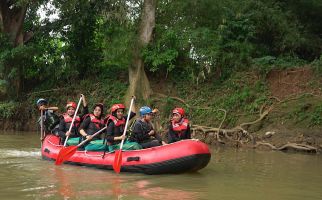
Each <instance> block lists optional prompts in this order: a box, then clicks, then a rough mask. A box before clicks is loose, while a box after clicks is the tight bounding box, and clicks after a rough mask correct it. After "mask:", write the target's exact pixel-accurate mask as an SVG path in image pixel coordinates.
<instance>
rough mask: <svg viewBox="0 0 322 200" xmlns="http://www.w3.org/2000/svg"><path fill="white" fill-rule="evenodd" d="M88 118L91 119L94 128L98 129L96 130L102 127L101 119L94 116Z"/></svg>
mask: <svg viewBox="0 0 322 200" xmlns="http://www.w3.org/2000/svg"><path fill="white" fill-rule="evenodd" d="M89 117H90V118H91V122H92V123H93V124H95V126H96V127H97V128H98V129H101V127H103V125H104V120H103V119H97V118H96V117H95V115H93V114H89Z"/></svg>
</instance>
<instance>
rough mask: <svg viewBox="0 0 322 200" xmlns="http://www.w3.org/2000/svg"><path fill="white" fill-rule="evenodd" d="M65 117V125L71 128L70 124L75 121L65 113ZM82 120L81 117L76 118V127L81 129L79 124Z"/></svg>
mask: <svg viewBox="0 0 322 200" xmlns="http://www.w3.org/2000/svg"><path fill="white" fill-rule="evenodd" d="M63 117H64V121H65V123H66V124H67V125H68V127H69V126H70V124H71V123H72V121H73V117H71V116H69V115H68V114H66V113H64V114H63ZM80 121H81V119H80V117H79V116H76V117H75V121H74V126H76V127H79V123H80Z"/></svg>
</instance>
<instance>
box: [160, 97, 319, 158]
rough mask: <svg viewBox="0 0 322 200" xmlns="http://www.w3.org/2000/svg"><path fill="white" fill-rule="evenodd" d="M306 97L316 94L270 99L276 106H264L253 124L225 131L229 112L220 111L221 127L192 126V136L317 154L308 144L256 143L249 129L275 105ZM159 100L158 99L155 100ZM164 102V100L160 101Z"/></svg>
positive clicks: (315, 149)
mask: <svg viewBox="0 0 322 200" xmlns="http://www.w3.org/2000/svg"><path fill="white" fill-rule="evenodd" d="M155 94H156V95H157V96H159V97H162V98H165V97H166V98H171V99H174V100H176V101H178V102H180V103H183V104H184V105H185V106H186V107H188V108H195V109H207V110H210V109H212V108H208V107H202V108H201V107H193V106H190V105H189V104H187V103H186V102H185V101H184V100H183V99H181V98H179V97H171V96H167V95H164V94H161V93H155ZM305 95H312V96H316V95H315V94H312V93H305V94H301V95H299V96H293V95H291V96H289V97H288V98H287V99H284V100H281V99H279V98H277V97H270V99H273V100H275V101H276V102H275V104H273V105H270V106H268V105H266V104H264V105H262V106H261V108H260V110H259V117H258V118H257V119H256V120H254V121H251V122H243V123H241V124H239V125H237V126H235V127H233V128H230V129H223V128H222V125H223V123H224V121H225V120H226V117H227V111H226V110H224V109H218V110H217V111H221V112H223V113H224V116H223V119H222V120H221V122H220V124H219V127H208V126H202V125H192V126H191V130H192V136H193V137H199V139H201V140H203V141H206V140H207V138H208V141H209V139H210V141H217V142H219V143H222V144H225V143H226V142H225V141H229V142H230V143H232V144H234V145H235V146H236V147H240V146H243V145H246V144H248V145H249V143H251V147H252V148H257V147H259V146H267V147H269V148H270V149H272V150H278V151H286V150H290V149H293V150H296V151H305V152H313V153H316V152H317V151H318V148H316V147H313V146H310V145H306V144H297V143H287V144H285V145H283V146H281V147H276V146H274V145H273V144H270V143H267V142H261V141H256V139H255V137H254V136H253V135H252V134H250V133H248V131H247V129H248V127H249V126H251V125H254V124H256V123H259V122H261V121H262V120H263V119H264V118H265V117H266V116H267V115H268V114H269V113H270V112H271V111H272V110H273V108H274V107H275V106H274V105H279V104H282V103H284V102H287V101H292V100H296V99H299V98H302V97H303V96H305ZM155 99H157V98H155ZM159 100H162V99H159Z"/></svg>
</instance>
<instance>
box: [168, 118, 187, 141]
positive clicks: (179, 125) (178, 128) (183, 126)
mask: <svg viewBox="0 0 322 200" xmlns="http://www.w3.org/2000/svg"><path fill="white" fill-rule="evenodd" d="M171 123H172V129H173V130H174V131H175V132H177V133H178V136H179V137H181V135H182V134H183V133H184V132H185V131H186V130H187V129H188V125H189V120H188V119H186V118H183V119H181V120H180V122H174V121H173V120H172V121H171Z"/></svg>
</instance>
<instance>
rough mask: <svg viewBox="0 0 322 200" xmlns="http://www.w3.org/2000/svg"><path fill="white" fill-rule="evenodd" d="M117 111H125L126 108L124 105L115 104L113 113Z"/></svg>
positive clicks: (112, 109)
mask: <svg viewBox="0 0 322 200" xmlns="http://www.w3.org/2000/svg"><path fill="white" fill-rule="evenodd" d="M117 109H125V106H124V105H123V104H120V103H119V104H114V105H113V106H112V107H111V113H114V112H115V111H116V110H117Z"/></svg>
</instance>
